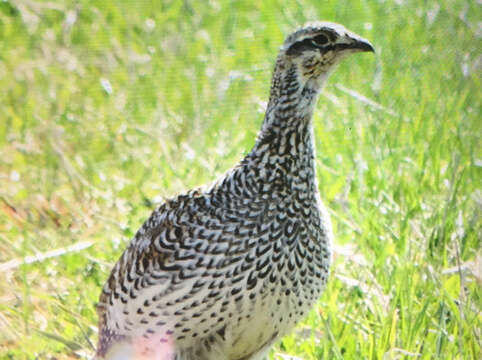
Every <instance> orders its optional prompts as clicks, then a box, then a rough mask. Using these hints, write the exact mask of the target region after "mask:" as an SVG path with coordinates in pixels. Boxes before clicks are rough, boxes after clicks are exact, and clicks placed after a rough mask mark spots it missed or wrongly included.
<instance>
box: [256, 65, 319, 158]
mask: <svg viewBox="0 0 482 360" xmlns="http://www.w3.org/2000/svg"><path fill="white" fill-rule="evenodd" d="M281 66H282V64H279V63H278V64H277V67H276V70H275V74H274V76H273V82H272V86H271V94H270V100H269V103H268V107H267V110H266V115H265V118H264V121H263V125H262V127H261V131H260V133H259V134H258V138H257V140H256V144H255V146H254V148H253V151H252V153H259V154H264V153H265V152H269V155H272V156H273V157H274V158H279V157H280V156H288V157H290V158H291V159H292V160H293V161H301V162H302V163H304V164H302V165H308V164H306V163H305V161H307V160H308V159H306V157H307V156H308V157H310V158H311V157H312V153H313V151H314V141H313V135H312V134H313V129H312V117H313V110H314V107H315V104H316V100H317V99H318V95H319V92H320V89H321V86H322V82H320V81H317V82H315V81H311V80H310V81H308V82H301V81H299V78H298V77H299V76H300V75H299V74H298V73H297V69H296V67H295V66H292V67H291V68H289V69H280V67H281ZM309 165H312V164H311V161H310V164H309Z"/></svg>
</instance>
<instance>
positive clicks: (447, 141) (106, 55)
mask: <svg viewBox="0 0 482 360" xmlns="http://www.w3.org/2000/svg"><path fill="white" fill-rule="evenodd" d="M481 6H482V5H480V3H479V2H475V1H462V0H442V1H423V2H422V1H415V0H405V1H390V0H387V1H370V2H368V1H361V0H354V1H350V2H345V1H335V0H326V1H322V2H321V1H320V2H318V1H313V2H309V1H307V0H298V1H292V2H283V1H278V0H266V1H256V2H242V1H225V0H213V1H183V2H181V1H163V2H155V1H147V0H146V1H133V0H124V1H114V0H105V1H88V0H85V1H68V0H62V1H56V2H53V1H50V2H49V1H31V0H28V1H27V0H18V1H9V0H3V1H2V2H0V39H1V40H0V89H1V91H0V109H1V111H0V269H2V272H1V274H0V358H1V359H73V358H79V357H80V358H85V357H86V356H87V355H89V354H92V353H93V344H95V342H96V337H97V334H96V321H97V318H96V313H95V303H96V301H97V298H98V295H99V293H100V289H101V286H102V285H103V282H104V281H105V280H106V277H107V275H108V273H109V271H110V269H111V266H112V265H113V264H114V263H115V261H116V259H117V258H118V256H119V255H120V254H121V252H122V249H123V248H124V246H125V245H126V244H127V242H128V241H129V239H130V238H131V237H132V236H133V234H134V233H135V231H136V230H137V228H138V227H139V226H140V224H142V222H143V220H145V219H146V218H147V216H148V215H149V213H150V212H151V210H152V209H153V208H154V207H155V204H157V203H159V202H160V201H162V199H163V198H164V197H166V196H170V195H173V194H175V193H178V192H181V191H183V190H186V189H188V188H191V187H194V186H197V185H201V184H204V183H207V182H209V181H212V180H214V179H215V178H216V177H217V176H218V175H220V174H222V173H223V172H224V171H225V170H227V169H228V168H229V167H231V166H233V165H234V164H235V163H236V162H237V161H238V160H239V159H241V157H242V156H243V154H245V153H246V152H247V151H248V150H249V149H250V147H251V146H252V145H253V143H254V138H255V135H256V132H257V130H258V128H259V126H260V123H261V121H262V118H263V111H262V109H263V102H264V101H267V94H268V90H269V83H270V81H269V80H270V76H271V69H272V66H273V63H274V59H275V57H276V54H277V49H278V47H279V46H280V44H281V42H282V41H283V38H284V36H285V35H287V34H288V33H289V32H290V31H291V30H292V29H294V28H296V27H297V26H299V25H300V24H303V23H304V22H306V21H308V20H314V19H327V20H331V21H336V22H340V23H343V24H344V25H346V26H347V27H348V28H349V29H351V30H353V31H355V32H357V33H359V34H361V35H363V36H365V37H366V38H368V39H370V40H371V41H372V43H373V44H374V45H375V47H376V49H377V54H376V56H375V57H373V56H370V55H366V54H365V55H357V56H354V57H353V58H351V59H349V60H347V61H345V63H344V64H342V65H341V66H340V67H339V69H338V71H337V72H336V73H335V74H334V75H333V76H332V77H331V79H330V81H329V84H328V86H327V88H326V89H325V90H324V93H323V96H322V97H321V99H320V101H319V103H318V107H317V111H316V115H315V133H316V138H317V164H318V177H319V184H320V190H321V193H322V196H323V198H324V199H325V202H326V204H327V205H328V206H329V208H330V211H331V214H332V220H333V224H334V230H335V234H336V243H337V247H336V253H335V263H334V266H333V275H332V276H331V279H330V281H329V285H328V287H327V289H326V291H325V293H324V295H323V296H322V297H321V299H320V300H319V303H318V304H317V306H316V307H315V308H314V310H313V311H312V312H311V313H310V315H309V316H308V317H307V318H306V319H305V320H304V321H303V322H302V323H301V324H300V325H299V326H298V327H297V329H296V330H295V331H294V332H293V333H292V335H290V336H287V337H286V338H284V339H283V340H282V341H281V342H280V343H278V344H277V345H276V347H275V348H274V349H273V351H272V353H271V355H270V356H271V358H272V359H280V358H281V357H282V354H290V355H293V356H298V357H301V358H303V359H342V358H345V359H359V358H363V359H412V358H416V359H432V358H441V359H479V358H480V357H481V342H482V338H481V336H482V334H481V320H482V315H481V313H480V311H481V296H482V292H481V283H482V274H481V267H482V256H481V242H480V239H481V238H482V228H481V220H480V212H481V205H482V192H481V191H482V190H481V178H482V155H481V143H480V135H481V130H482V129H481V121H480V118H481V83H480V82H481V77H480V73H481V57H480V49H481V48H482V40H481V36H482V35H481V30H480V17H481V15H482V11H481ZM364 97H365V98H367V99H369V100H370V102H367V101H365V98H364ZM76 244H77V245H79V244H80V245H83V246H84V247H83V248H75V247H73V248H72V246H75V245H76ZM55 249H60V252H56V253H49V251H52V250H55ZM62 250H63V252H62ZM35 255H37V256H38V255H44V257H43V258H35V257H34V258H29V260H30V261H28V262H29V263H24V262H23V261H22V259H23V258H24V257H26V256H35ZM16 260H17V261H16Z"/></svg>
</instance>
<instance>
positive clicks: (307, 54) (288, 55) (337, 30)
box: [277, 22, 375, 89]
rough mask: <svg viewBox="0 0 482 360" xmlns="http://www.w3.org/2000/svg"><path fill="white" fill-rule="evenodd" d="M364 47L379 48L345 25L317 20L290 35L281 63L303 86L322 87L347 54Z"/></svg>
mask: <svg viewBox="0 0 482 360" xmlns="http://www.w3.org/2000/svg"><path fill="white" fill-rule="evenodd" d="M363 51H370V52H374V51H375V50H374V49H373V46H372V45H371V44H370V42H369V41H368V40H365V39H363V38H362V37H360V36H358V35H356V34H354V33H353V32H351V31H349V30H347V29H345V27H343V26H342V25H339V24H335V23H329V22H316V23H311V24H308V25H306V26H304V27H302V28H301V29H298V30H297V31H295V32H293V33H292V34H291V35H289V36H288V37H287V38H286V40H285V42H284V44H283V46H282V47H281V50H280V54H279V57H278V64H277V67H278V70H281V73H285V75H288V76H291V77H293V76H295V77H296V78H297V79H296V80H297V82H298V85H301V87H303V88H305V87H310V88H313V89H319V88H321V86H322V85H323V83H324V81H325V80H326V78H327V77H328V75H329V74H330V72H331V71H332V70H333V69H334V68H335V66H336V65H337V64H338V63H339V62H340V61H341V60H342V59H343V58H345V57H346V56H347V55H349V54H353V53H357V52H363ZM280 67H281V69H280Z"/></svg>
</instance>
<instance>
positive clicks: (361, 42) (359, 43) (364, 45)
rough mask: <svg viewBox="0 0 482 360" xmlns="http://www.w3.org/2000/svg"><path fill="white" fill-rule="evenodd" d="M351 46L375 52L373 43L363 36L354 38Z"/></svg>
mask: <svg viewBox="0 0 482 360" xmlns="http://www.w3.org/2000/svg"><path fill="white" fill-rule="evenodd" d="M350 47H351V48H352V49H354V50H355V51H363V52H373V53H374V52H375V49H374V48H373V45H372V44H370V42H369V41H368V40H365V39H362V38H358V39H353V42H352V43H351V46H350Z"/></svg>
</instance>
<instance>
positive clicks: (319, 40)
mask: <svg viewBox="0 0 482 360" xmlns="http://www.w3.org/2000/svg"><path fill="white" fill-rule="evenodd" d="M311 41H312V42H313V44H314V45H326V44H327V43H328V38H327V37H326V35H323V34H320V35H316V36H315V37H314V38H313V39H312V40H311Z"/></svg>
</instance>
